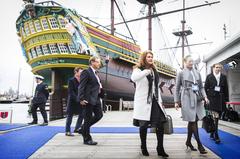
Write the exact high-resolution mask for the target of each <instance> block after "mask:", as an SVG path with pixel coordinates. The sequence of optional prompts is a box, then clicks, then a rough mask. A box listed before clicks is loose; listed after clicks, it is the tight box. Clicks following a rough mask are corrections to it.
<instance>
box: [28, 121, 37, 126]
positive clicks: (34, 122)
mask: <svg viewBox="0 0 240 159" xmlns="http://www.w3.org/2000/svg"><path fill="white" fill-rule="evenodd" d="M34 124H37V122H36V121H32V122H31V123H28V125H34Z"/></svg>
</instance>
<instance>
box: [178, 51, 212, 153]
mask: <svg viewBox="0 0 240 159" xmlns="http://www.w3.org/2000/svg"><path fill="white" fill-rule="evenodd" d="M184 64H185V68H184V69H183V70H182V71H181V72H179V73H178V75H177V79H176V92H175V96H174V102H175V108H176V109H177V110H178V108H179V106H180V105H181V107H182V108H181V111H182V118H183V120H184V121H188V136H187V141H186V146H187V148H188V147H190V149H191V150H192V151H197V149H195V148H194V147H193V145H192V143H191V138H192V134H194V137H195V139H196V141H197V144H198V150H199V152H200V153H201V154H205V153H207V151H206V150H205V149H204V147H203V146H202V143H201V141H200V138H199V134H198V123H197V121H198V120H201V119H202V118H203V117H204V116H205V109H204V101H205V102H206V103H208V102H209V101H208V99H207V97H206V93H205V91H204V88H203V85H202V79H201V75H200V73H199V72H198V71H197V70H195V69H194V68H193V59H192V57H191V56H190V55H188V56H186V57H185V58H184Z"/></svg>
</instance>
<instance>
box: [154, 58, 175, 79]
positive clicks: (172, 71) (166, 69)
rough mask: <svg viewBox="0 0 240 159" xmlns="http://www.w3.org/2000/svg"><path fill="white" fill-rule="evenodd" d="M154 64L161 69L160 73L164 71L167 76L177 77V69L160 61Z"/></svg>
mask: <svg viewBox="0 0 240 159" xmlns="http://www.w3.org/2000/svg"><path fill="white" fill-rule="evenodd" d="M154 62H155V65H156V67H157V69H159V70H160V71H163V72H165V73H167V74H170V75H173V76H176V73H177V70H176V69H175V68H173V67H172V66H169V65H167V64H164V63H162V62H160V61H154Z"/></svg>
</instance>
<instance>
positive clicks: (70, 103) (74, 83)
mask: <svg viewBox="0 0 240 159" xmlns="http://www.w3.org/2000/svg"><path fill="white" fill-rule="evenodd" d="M82 70H83V69H82V68H80V67H76V68H75V69H74V77H72V78H70V79H69V81H68V100H67V120H66V127H65V128H66V129H65V135H66V136H74V135H73V134H72V133H71V124H72V118H73V115H74V114H77V115H78V119H77V122H76V126H75V130H74V132H78V133H81V129H80V128H81V126H82V121H83V109H82V107H81V106H80V102H79V101H78V100H77V96H78V86H79V82H80V75H81V72H82Z"/></svg>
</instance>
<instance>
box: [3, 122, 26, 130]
mask: <svg viewBox="0 0 240 159" xmlns="http://www.w3.org/2000/svg"><path fill="white" fill-rule="evenodd" d="M23 126H27V124H5V123H0V131H6V130H11V129H16V128H20V127H23Z"/></svg>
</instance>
